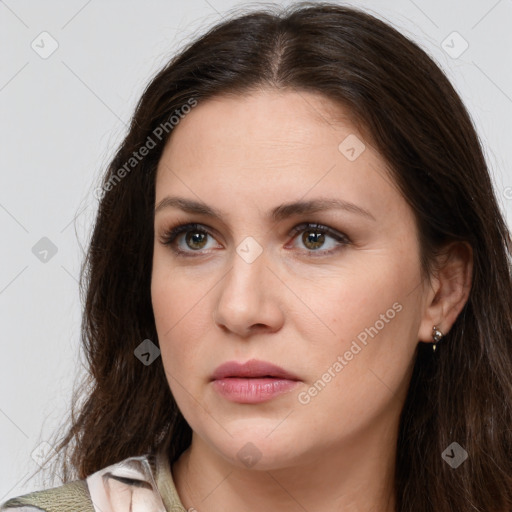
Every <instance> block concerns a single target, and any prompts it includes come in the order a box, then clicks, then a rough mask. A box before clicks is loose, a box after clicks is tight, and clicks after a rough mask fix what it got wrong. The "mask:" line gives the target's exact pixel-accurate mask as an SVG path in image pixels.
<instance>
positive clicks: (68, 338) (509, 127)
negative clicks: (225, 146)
mask: <svg viewBox="0 0 512 512" xmlns="http://www.w3.org/2000/svg"><path fill="white" fill-rule="evenodd" d="M276 3H280V4H282V5H285V4H286V5H288V4H289V3H292V2H276ZM339 3H343V4H345V5H356V6H359V7H363V8H366V10H368V11H369V12H370V13H373V14H375V15H377V16H378V17H381V18H383V19H385V20H387V21H388V22H389V23H391V24H392V25H394V26H395V27H397V28H398V29H399V30H400V31H401V32H402V33H404V34H405V35H406V36H408V37H410V38H412V39H413V40H414V41H416V42H418V43H419V44H420V46H422V47H423V48H424V49H425V50H426V51H427V52H428V53H429V54H430V55H431V56H432V57H433V58H434V59H435V60H436V62H437V63H438V64H439V65H440V66H441V67H442V69H443V70H444V71H445V72H446V74H447V75H448V77H449V78H450V80H451V81H452V83H453V84H454V85H455V87H456V89H457V91H458V92H459V93H460V95H461V97H462V99H463V101H464V102H465V104H466V105H467V108H468V110H469V111H470V113H471V116H472V118H473V120H474V123H475V125H476V128H477V131H478V133H479V135H480V138H481V140H482V142H483V144H484V146H485V151H486V157H487V160H488V163H489V166H490V168H491V172H492V178H493V181H494V184H495V187H496V193H497V195H498V198H499V200H500V204H501V206H502V208H503V211H504V212H505V214H506V217H507V222H508V224H509V226H510V225H511V221H512V168H511V163H512V144H511V131H512V121H511V117H512V71H511V70H512V66H511V56H512V32H511V30H510V26H511V24H512V1H511V0H499V1H498V0H471V1H467V0H429V1H421V0H414V1H413V0H387V1H377V0H364V1H359V2H358V1H353V2H339ZM264 5H265V4H264V3H263V2H251V3H250V4H249V3H246V2H235V1H230V0H188V1H187V2H178V1H174V0H172V1H163V0H149V1H138V2H135V1H126V0H122V1H121V0H117V1H100V0H88V1H87V0H68V1H66V2H64V1H61V2H57V1H52V0H46V1H45V2H39V1H36V0H32V1H23V0H6V1H0V55H1V67H0V119H1V134H0V140H1V144H2V146H1V151H0V176H1V182H0V183H1V186H0V229H1V235H2V240H3V242H2V247H3V249H2V253H1V254H2V262H1V265H0V315H1V317H0V327H1V336H2V342H1V349H2V350H1V357H0V367H1V372H0V502H2V501H4V500H5V499H7V498H8V497H12V496H16V495H20V494H23V493H25V492H29V491H32V490H36V489H37V488H42V487H43V486H44V483H43V481H42V480H41V481H39V480H38V479H37V478H35V479H30V480H29V479H28V477H29V476H30V475H32V474H33V472H34V471H35V470H36V469H37V468H38V463H39V462H38V461H39V460H40V456H41V454H42V453H45V451H47V450H48V449H51V448H49V447H48V445H47V444H45V443H46V440H47V439H48V438H49V436H50V434H51V433H52V432H53V431H54V430H55V428H56V427H57V426H58V425H59V423H60V422H61V421H62V419H63V418H64V417H65V414H66V412H67V411H68V410H69V406H70V400H71V392H72V388H73V384H74V383H75V382H78V381H76V379H77V378H79V377H80V375H81V374H82V372H83V367H82V363H81V360H82V358H81V356H80V353H79V334H80V322H81V317H80V315H81V302H80V296H79V289H78V275H79V269H80V264H81V261H82V258H83V251H84V248H85V246H86V244H87V241H88V238H89V236H90V231H91V225H92V221H93V219H94V214H95V211H96V208H97V205H98V201H97V200H96V198H95V197H94V195H93V190H94V188H95V187H96V186H97V185H98V183H99V177H100V175H101V173H102V172H103V171H104V170H105V168H106V165H107V163H108V161H109V158H110V157H111V156H112V155H113V153H114V151H115V148H116V146H117V144H118V143H119V142H120V141H121V139H122V137H123V135H124V134H125V133H126V126H127V123H128V122H129V119H130V116H131V114H132V111H133V108H134V106H135V103H136V101H137V100H138V98H139V96H140V94H141V93H142V91H143V89H144V87H145V85H146V84H147V82H148V80H149V78H150V77H151V76H153V75H154V73H155V72H156V71H157V70H158V69H159V68H160V67H162V66H163V65H164V64H165V62H166V61H167V60H168V59H169V58H170V57H171V56H172V55H173V54H174V53H175V52H176V51H177V50H178V49H179V48H180V47H181V46H182V45H184V44H185V43H186V42H188V41H189V40H190V39H191V38H194V37H196V36H198V35H199V34H201V33H202V32H203V31H204V30H206V29H207V28H209V27H210V26H212V25H213V24H215V23H216V22H218V21H219V20H221V19H222V17H223V16H225V15H226V13H227V12H228V11H230V10H231V9H232V8H234V7H236V6H246V8H247V9H255V8H258V7H261V6H264ZM454 32H456V34H454ZM466 46H467V48H466ZM45 251H46V252H45Z"/></svg>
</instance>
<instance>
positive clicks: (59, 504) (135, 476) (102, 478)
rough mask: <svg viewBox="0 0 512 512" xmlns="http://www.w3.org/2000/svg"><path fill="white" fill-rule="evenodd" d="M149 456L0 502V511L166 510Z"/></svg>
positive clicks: (123, 462)
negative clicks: (81, 478) (84, 477)
mask: <svg viewBox="0 0 512 512" xmlns="http://www.w3.org/2000/svg"><path fill="white" fill-rule="evenodd" d="M154 475H155V462H154V459H153V458H152V457H149V456H140V457H130V458H128V459H125V460H123V461H121V462H118V463H116V464H112V465H111V466H108V467H106V468H103V469H101V470H99V471H97V472H96V473H93V474H92V475H90V476H89V477H87V478H86V479H84V480H75V481H73V482H68V483H65V484H63V485H61V486H59V487H54V488H52V489H45V490H42V491H35V492H32V493H29V494H24V495H22V496H17V497H15V498H11V499H9V500H8V501H6V502H5V503H2V504H0V512H41V511H43V512H71V511H72V512H132V511H133V512H135V511H136V512H165V507H164V505H163V502H162V498H161V496H160V493H159V491H158V487H157V486H156V482H155V478H154Z"/></svg>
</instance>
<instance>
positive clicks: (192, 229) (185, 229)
mask: <svg viewBox="0 0 512 512" xmlns="http://www.w3.org/2000/svg"><path fill="white" fill-rule="evenodd" d="M182 235H185V236H182ZM209 236H210V237H211V236H212V235H211V234H210V233H209V232H208V231H207V230H206V229H204V228H203V227H202V226H201V225H200V224H181V225H179V226H176V227H174V228H171V229H169V230H168V231H166V232H165V233H164V234H163V235H162V237H161V240H160V241H161V242H162V244H164V245H169V246H170V247H171V249H172V250H173V251H174V252H175V253H176V254H179V255H183V254H185V253H187V254H186V255H187V256H195V255H194V254H190V253H193V252H199V251H201V250H203V249H204V248H205V247H206V245H207V239H208V237H209ZM180 241H184V243H185V247H187V248H188V249H191V250H187V249H186V248H184V247H183V244H180V243H179V242H180ZM206 248H207V247H206Z"/></svg>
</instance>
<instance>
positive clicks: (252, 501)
mask: <svg viewBox="0 0 512 512" xmlns="http://www.w3.org/2000/svg"><path fill="white" fill-rule="evenodd" d="M394 427H396V425H394ZM360 434H361V433H360ZM374 434H375V433H374ZM396 435H397V430H396V428H393V427H390V428H388V429H387V430H385V431H383V429H382V426H381V429H380V430H379V434H378V435H374V436H373V437H368V434H367V435H366V436H363V435H360V436H359V439H358V440H354V439H351V440H350V441H346V442H345V443H344V444H343V445H340V446H338V447H330V448H329V449H328V451H326V452H325V453H324V452H320V453H319V452H317V453H316V454H315V457H314V458H312V457H311V456H309V457H308V456H306V455H305V456H302V457H300V458H299V459H300V460H298V461H297V462H294V464H293V465H289V466H286V467H284V466H281V467H278V468H276V469H272V470H256V469H245V468H240V467H239V466H237V465H234V464H232V463H230V462H229V461H228V460H226V459H225V458H223V457H221V456H219V454H218V453H217V452H214V451H213V450H211V449H210V448H209V446H208V445H207V444H205V443H204V441H203V440H201V439H200V438H199V437H198V436H196V435H195V434H193V437H192V443H191V445H190V447H189V448H188V449H187V450H186V451H185V452H184V453H183V454H182V455H181V457H180V458H179V459H178V460H177V461H176V462H175V463H174V464H173V466H172V474H173V479H174V482H175V485H176V489H177V491H178V495H179V496H180V499H181V501H182V503H183V505H184V506H185V507H186V509H187V510H196V511H198V512H213V511H214V510H223V511H226V512H234V511H238V510H245V511H247V512H252V511H261V510H289V511H301V512H303V511H311V510H315V511H321V512H335V511H336V512H338V511H343V512H395V510H396V508H395V507H396V503H395V496H394V472H395V454H396Z"/></svg>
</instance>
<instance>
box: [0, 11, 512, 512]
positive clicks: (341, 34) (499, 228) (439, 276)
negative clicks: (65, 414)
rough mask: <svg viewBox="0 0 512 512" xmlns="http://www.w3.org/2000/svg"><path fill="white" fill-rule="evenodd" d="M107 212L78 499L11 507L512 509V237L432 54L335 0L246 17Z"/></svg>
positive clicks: (156, 84) (159, 93)
mask: <svg viewBox="0 0 512 512" xmlns="http://www.w3.org/2000/svg"><path fill="white" fill-rule="evenodd" d="M98 197H99V198H100V207H99V212H98V216H97V220H96V224H95V228H94V233H93V237H92V240H91V244H90V248H89V252H88V256H87V260H86V262H85V266H84V269H85V270H86V271H85V272H84V273H83V275H84V276H86V278H87V296H86V304H85V312H84V313H85V314H84V325H83V341H84V345H85V348H86V351H87V354H88V358H89V364H90V372H91V380H90V389H88V390H87V391H86V392H84V393H85V396H86V400H85V402H84V403H83V404H82V405H81V406H80V408H79V409H78V413H77V414H75V415H73V417H72V425H71V428H70V429H69V430H68V431H67V433H66V435H65V436H64V437H63V439H62V440H61V442H60V444H59V446H58V450H59V453H60V454H61V456H62V457H63V458H62V462H61V467H62V471H63V473H62V475H63V481H64V482H66V483H65V484H63V485H61V486H59V487H55V488H53V489H50V490H45V491H39V492H36V493H32V494H29V495H25V496H22V497H18V498H14V499H12V500H10V501H8V502H7V503H5V504H4V506H3V508H2V510H5V511H10V509H12V508H15V507H21V510H26V511H32V510H34V508H33V507H39V508H40V509H43V510H48V511H50V510H56V511H60V510H71V509H73V510H88V511H96V512H99V511H101V512H105V511H109V510H111V511H115V512H118V511H128V510H133V511H146V510H147V511H149V510H151V511H154V510H168V511H169V510H198V511H200V512H209V511H212V510H224V511H230V510H240V509H243V510H248V511H253V510H272V509H277V508H278V507H279V508H280V509H283V510H290V511H291V510H325V511H331V510H332V511H334V510H344V511H349V510H350V511H352V510H353V511H356V510H361V511H362V510H365V511H366V510H379V511H383V512H391V511H393V512H395V511H396V512H398V511H400V512H404V511H408V512H409V511H415V512H422V511H425V512H426V511H431V510H436V511H453V510H457V511H461V512H469V511H474V510H481V511H489V512H491V511H492V512H498V511H499V512H505V511H510V510H512V461H511V457H510V456H511V455H512V430H511V429H510V425H511V424H512V373H511V371H512V343H511V339H512V336H511V335H512V332H511V329H512V328H511V326H512V315H511V311H512V291H511V290H512V287H511V277H510V266H509V265H510V264H509V262H510V260H509V258H510V249H511V241H510V235H509V232H508V230H507V227H506V225H505V222H504V220H503V217H502V214H501V212H500V210H499V207H498V205H497V201H496V198H495V195H494V192H493V189H492V185H491V180H490V178H489V173H488V170H487V167H486V163H485V160H484V157H483V154H482V149H481V146H480V143H479V140H478V137H477V135H476V133H475V129H474V127H473V125H472V123H471V121H470V118H469V115H468V113H467V111H466V109H465V107H464V106H463V104H462V102H461V100H460V98H459V97H458V95H457V94H456V92H455V91H454V89H453V87H452V86H451V85H450V83H449V81H448V80H447V78H446V77H445V76H444V74H443V73H442V71H441V70H440V69H439V68H438V67H437V65H436V64H435V63H434V62H433V61H432V60H431V59H430V58H429V57H428V56H427V55H426V53H425V52H424V51H423V50H421V49H420V48H419V47H418V46H416V45H415V44H414V43H412V42H411V41H409V40H408V39H406V38H405V37H404V36H402V35H401V34H399V33H398V32H397V31H396V30H394V29H393V28H391V27H390V26H388V25H387V24H385V23H383V22H382V21H379V20H378V19H376V18H374V17H372V16H370V15H368V14H366V13H363V12H361V11H359V10H356V9H352V8H348V7H341V6H337V5H334V4H329V3H316V2H315V3H312V4H298V5H297V4H296V5H295V6H293V7H291V8H289V9H288V10H286V11H283V12H282V13H273V12H271V11H260V12H257V13H251V14H247V15H243V16H239V17H237V18H235V19H231V20H228V21H225V22H223V23H221V24H219V25H218V26H216V27H214V28H213V29H212V30H210V31H209V32H208V33H207V34H205V35H204V36H202V37H201V38H199V39H198V40H197V41H195V42H193V43H192V44H190V45H189V46H188V47H187V48H186V49H185V50H183V51H182V52H181V53H180V54H179V55H178V56H176V57H175V58H174V59H173V60H172V61H171V62H170V63H169V64H168V65H167V66H166V67H165V68H164V69H163V70H162V71H161V72H159V73H158V74H157V76H156V77H155V78H154V79H153V80H152V81H151V83H150V84H149V86H148V87H147V88H146V90H145V91H144V94H143V96H142V98H141V100H140V102H139V104H138V105H137V108H136V112H135V114H134V117H133V120H132V123H131V128H130V131H129V133H128V135H127V136H126V138H125V140H124V141H123V143H122V145H121V147H120V148H119V150H118V152H117V154H116V156H115V158H114V159H113V161H112V163H111V165H110V167H109V169H108V172H107V174H106V175H105V177H104V182H103V185H102V189H101V190H100V191H99V194H98ZM256 496H257V498H256ZM18 510H20V509H18Z"/></svg>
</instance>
